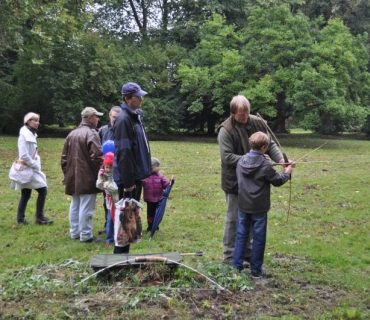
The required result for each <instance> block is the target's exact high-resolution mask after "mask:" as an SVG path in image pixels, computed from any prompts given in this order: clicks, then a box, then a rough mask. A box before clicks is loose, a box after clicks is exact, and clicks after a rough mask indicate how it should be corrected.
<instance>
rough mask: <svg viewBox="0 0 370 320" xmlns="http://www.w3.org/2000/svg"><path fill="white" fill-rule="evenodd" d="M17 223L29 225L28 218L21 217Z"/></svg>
mask: <svg viewBox="0 0 370 320" xmlns="http://www.w3.org/2000/svg"><path fill="white" fill-rule="evenodd" d="M17 224H24V225H25V226H26V225H28V224H29V223H28V221H27V220H26V219H20V220H18V221H17Z"/></svg>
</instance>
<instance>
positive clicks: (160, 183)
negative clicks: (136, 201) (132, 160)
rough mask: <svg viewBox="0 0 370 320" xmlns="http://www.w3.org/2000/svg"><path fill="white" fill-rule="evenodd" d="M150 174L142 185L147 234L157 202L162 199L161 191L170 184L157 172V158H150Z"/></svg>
mask: <svg viewBox="0 0 370 320" xmlns="http://www.w3.org/2000/svg"><path fill="white" fill-rule="evenodd" d="M151 161H152V174H151V175H150V177H149V178H146V179H145V181H144V183H143V190H144V201H145V202H146V204H147V221H148V228H147V229H146V231H147V232H150V231H151V230H152V225H153V220H154V216H155V211H156V209H157V206H158V202H159V200H161V199H162V197H163V191H164V189H166V187H167V186H168V185H169V184H170V181H169V180H167V179H166V178H165V177H164V175H163V174H162V173H160V172H159V170H160V169H159V167H160V165H161V163H160V162H159V160H158V159H157V158H154V157H152V158H151ZM157 230H159V228H158V229H157Z"/></svg>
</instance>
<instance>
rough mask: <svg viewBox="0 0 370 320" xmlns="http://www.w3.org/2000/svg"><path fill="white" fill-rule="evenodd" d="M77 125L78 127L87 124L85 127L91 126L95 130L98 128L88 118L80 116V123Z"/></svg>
mask: <svg viewBox="0 0 370 320" xmlns="http://www.w3.org/2000/svg"><path fill="white" fill-rule="evenodd" d="M79 126H80V127H81V126H87V127H90V128H92V129H94V130H96V131H97V130H98V129H97V128H96V127H95V126H94V125H93V124H92V123H91V122H90V121H89V120H87V118H82V120H81V123H80V125H79Z"/></svg>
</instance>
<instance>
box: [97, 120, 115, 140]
mask: <svg viewBox="0 0 370 320" xmlns="http://www.w3.org/2000/svg"><path fill="white" fill-rule="evenodd" d="M98 133H99V137H100V141H101V143H102V144H103V142H105V141H107V140H113V126H111V124H110V123H108V124H106V125H105V126H102V127H100V128H99V131H98Z"/></svg>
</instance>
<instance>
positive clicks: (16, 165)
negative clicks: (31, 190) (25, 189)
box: [9, 160, 33, 184]
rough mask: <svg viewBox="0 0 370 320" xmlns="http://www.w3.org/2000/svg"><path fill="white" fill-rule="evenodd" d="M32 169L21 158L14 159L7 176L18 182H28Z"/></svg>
mask: <svg viewBox="0 0 370 320" xmlns="http://www.w3.org/2000/svg"><path fill="white" fill-rule="evenodd" d="M32 175H33V170H32V168H31V167H29V166H28V165H27V164H26V163H25V162H23V161H22V160H15V161H14V162H13V164H12V166H11V168H10V171H9V178H10V180H13V181H15V182H17V183H20V184H25V183H29V182H30V181H31V179H32Z"/></svg>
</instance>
